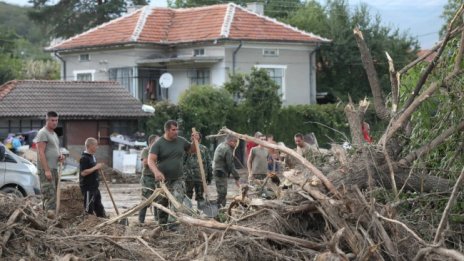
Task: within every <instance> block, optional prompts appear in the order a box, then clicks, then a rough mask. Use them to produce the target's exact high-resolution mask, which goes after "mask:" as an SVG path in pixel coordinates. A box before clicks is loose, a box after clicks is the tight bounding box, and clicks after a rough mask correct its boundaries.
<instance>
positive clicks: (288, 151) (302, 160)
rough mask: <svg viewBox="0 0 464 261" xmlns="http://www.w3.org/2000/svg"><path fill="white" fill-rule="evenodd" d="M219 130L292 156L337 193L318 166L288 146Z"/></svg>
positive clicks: (331, 190) (223, 129)
mask: <svg viewBox="0 0 464 261" xmlns="http://www.w3.org/2000/svg"><path fill="white" fill-rule="evenodd" d="M219 132H220V133H227V134H230V135H233V136H235V137H237V138H239V139H243V140H246V141H253V142H254V143H256V144H260V145H263V146H264V147H266V148H271V149H275V150H279V151H282V152H284V153H286V154H288V155H290V156H292V157H294V158H295V159H297V160H298V161H299V162H300V163H301V164H303V165H304V166H305V167H306V168H308V169H309V170H310V171H311V172H312V173H313V174H314V175H316V176H317V177H318V178H319V179H320V180H321V181H322V183H323V184H324V185H325V186H326V188H327V189H328V190H329V191H330V192H331V193H333V194H334V195H338V192H337V190H336V189H335V187H334V186H333V184H332V182H330V181H329V180H328V179H327V178H326V176H325V175H324V174H323V173H322V172H321V171H320V170H319V169H318V168H316V167H315V166H314V165H313V164H311V163H310V162H309V161H307V160H306V159H305V158H304V157H303V156H301V155H299V154H298V153H296V152H295V151H294V150H292V149H289V148H287V147H285V146H282V145H277V144H273V143H270V142H267V141H263V140H260V139H256V138H254V137H251V136H248V135H244V134H240V133H237V132H233V131H231V130H229V129H227V128H222V129H221V130H220V131H219Z"/></svg>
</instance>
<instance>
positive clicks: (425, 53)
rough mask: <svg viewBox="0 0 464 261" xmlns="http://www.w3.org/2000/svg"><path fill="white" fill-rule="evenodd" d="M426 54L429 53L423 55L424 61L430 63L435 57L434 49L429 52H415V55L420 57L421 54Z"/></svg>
mask: <svg viewBox="0 0 464 261" xmlns="http://www.w3.org/2000/svg"><path fill="white" fill-rule="evenodd" d="M429 53H430V54H429ZM427 54H429V55H428V56H427V57H425V59H424V61H426V62H429V63H431V62H432V61H433V59H434V58H435V56H437V52H436V51H434V52H431V51H430V50H419V51H418V52H417V57H422V56H424V55H427Z"/></svg>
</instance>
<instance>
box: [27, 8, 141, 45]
mask: <svg viewBox="0 0 464 261" xmlns="http://www.w3.org/2000/svg"><path fill="white" fill-rule="evenodd" d="M30 2H31V3H32V5H33V7H34V9H33V10H32V11H30V12H29V16H30V18H31V19H32V20H34V21H36V22H38V23H40V24H42V25H44V26H45V27H46V28H47V29H48V35H49V36H50V37H64V38H68V37H71V36H73V35H75V34H78V33H81V32H84V31H86V30H88V29H90V28H93V27H95V26H98V25H100V24H102V23H105V22H108V21H110V20H112V19H114V18H117V17H119V16H121V15H122V14H123V13H124V12H126V11H127V6H129V5H146V4H148V2H149V1H147V0H132V1H125V0H97V1H88V0H69V1H58V2H57V3H56V4H50V3H51V2H53V1H50V0H31V1H30Z"/></svg>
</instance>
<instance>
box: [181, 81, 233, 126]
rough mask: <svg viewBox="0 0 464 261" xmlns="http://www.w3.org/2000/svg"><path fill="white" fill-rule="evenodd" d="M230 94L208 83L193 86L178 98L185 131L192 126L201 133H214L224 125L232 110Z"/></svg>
mask: <svg viewBox="0 0 464 261" xmlns="http://www.w3.org/2000/svg"><path fill="white" fill-rule="evenodd" d="M232 107H233V100H232V95H231V94H230V93H229V92H227V91H226V90H225V89H223V88H214V87H212V86H208V85H199V86H193V87H191V88H189V89H187V90H186V91H185V92H183V93H182V94H181V96H180V98H179V109H180V114H181V117H180V118H181V119H182V120H183V127H184V131H185V133H190V132H191V129H192V127H195V128H196V129H197V131H199V132H201V133H202V134H203V135H208V134H216V133H217V131H218V130H219V129H220V128H222V127H224V126H225V125H226V120H227V116H228V114H229V113H230V112H231V111H232Z"/></svg>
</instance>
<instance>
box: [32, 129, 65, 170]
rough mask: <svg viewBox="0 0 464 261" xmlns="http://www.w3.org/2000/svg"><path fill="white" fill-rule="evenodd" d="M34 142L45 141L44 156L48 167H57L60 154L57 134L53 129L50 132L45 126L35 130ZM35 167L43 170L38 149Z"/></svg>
mask: <svg viewBox="0 0 464 261" xmlns="http://www.w3.org/2000/svg"><path fill="white" fill-rule="evenodd" d="M35 139H36V142H45V143H46V146H45V158H46V159H47V162H48V167H49V168H50V169H57V168H58V157H59V156H60V141H59V139H58V135H56V133H55V132H54V131H52V132H50V131H48V130H47V128H46V127H43V128H42V129H40V130H39V132H37V136H36V138H35ZM37 168H38V169H40V170H44V169H43V168H42V163H41V162H40V156H39V150H37Z"/></svg>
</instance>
